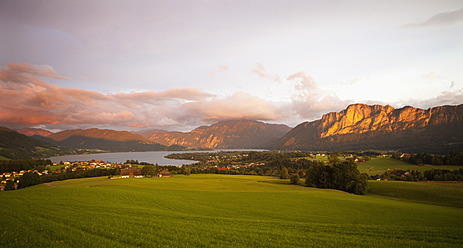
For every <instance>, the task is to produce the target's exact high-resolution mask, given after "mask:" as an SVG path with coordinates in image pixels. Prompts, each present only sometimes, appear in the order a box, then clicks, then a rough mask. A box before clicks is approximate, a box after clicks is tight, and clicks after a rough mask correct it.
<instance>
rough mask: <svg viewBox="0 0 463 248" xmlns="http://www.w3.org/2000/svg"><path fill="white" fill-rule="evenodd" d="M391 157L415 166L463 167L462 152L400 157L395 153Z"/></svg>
mask: <svg viewBox="0 0 463 248" xmlns="http://www.w3.org/2000/svg"><path fill="white" fill-rule="evenodd" d="M392 157H393V158H395V159H398V160H402V161H405V162H408V163H410V164H416V165H422V164H429V165H463V152H454V151H451V152H449V153H448V154H447V155H435V154H429V153H417V154H407V155H401V154H398V153H395V154H393V155H392Z"/></svg>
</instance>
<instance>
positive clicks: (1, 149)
mask: <svg viewBox="0 0 463 248" xmlns="http://www.w3.org/2000/svg"><path fill="white" fill-rule="evenodd" d="M64 153H71V149H68V148H62V147H57V146H53V145H52V144H50V143H47V142H44V141H40V140H36V139H33V138H30V137H28V136H26V135H23V134H20V133H18V132H16V131H13V130H11V129H8V128H5V127H0V159H31V158H41V157H42V158H44V157H45V158H46V157H51V156H56V155H57V154H64Z"/></svg>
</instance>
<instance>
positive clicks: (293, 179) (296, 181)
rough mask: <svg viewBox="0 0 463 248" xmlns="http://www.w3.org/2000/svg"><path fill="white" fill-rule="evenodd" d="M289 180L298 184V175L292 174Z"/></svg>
mask: <svg viewBox="0 0 463 248" xmlns="http://www.w3.org/2000/svg"><path fill="white" fill-rule="evenodd" d="M289 181H290V182H291V183H292V184H298V183H299V175H298V174H292V175H291V177H289Z"/></svg>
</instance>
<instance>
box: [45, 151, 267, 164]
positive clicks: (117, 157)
mask: <svg viewBox="0 0 463 248" xmlns="http://www.w3.org/2000/svg"><path fill="white" fill-rule="evenodd" d="M218 151H265V150H261V149H251V150H249V149H226V150H213V151H155V152H113V153H95V154H79V155H66V156H59V157H51V158H49V159H50V160H51V161H52V162H54V163H59V162H60V161H63V162H66V161H69V162H74V161H89V160H101V161H105V162H111V163H125V162H126V161H127V160H138V162H148V163H151V164H158V165H176V166H182V165H184V164H194V163H196V161H192V160H180V159H168V158H164V157H165V156H167V155H169V154H172V153H192V152H218Z"/></svg>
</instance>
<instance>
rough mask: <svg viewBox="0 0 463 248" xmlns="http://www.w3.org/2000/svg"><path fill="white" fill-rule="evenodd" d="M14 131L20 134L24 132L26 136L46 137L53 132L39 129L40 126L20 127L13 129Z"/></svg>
mask: <svg viewBox="0 0 463 248" xmlns="http://www.w3.org/2000/svg"><path fill="white" fill-rule="evenodd" d="M15 131H16V132H18V133H20V134H24V135H26V136H29V137H30V136H34V135H39V136H43V137H47V136H48V135H50V134H52V133H53V132H50V131H48V130H45V129H41V128H21V129H18V130H15Z"/></svg>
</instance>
